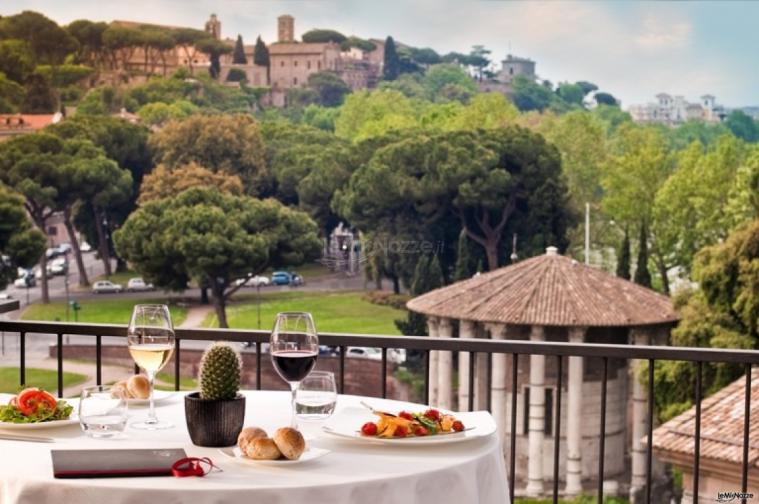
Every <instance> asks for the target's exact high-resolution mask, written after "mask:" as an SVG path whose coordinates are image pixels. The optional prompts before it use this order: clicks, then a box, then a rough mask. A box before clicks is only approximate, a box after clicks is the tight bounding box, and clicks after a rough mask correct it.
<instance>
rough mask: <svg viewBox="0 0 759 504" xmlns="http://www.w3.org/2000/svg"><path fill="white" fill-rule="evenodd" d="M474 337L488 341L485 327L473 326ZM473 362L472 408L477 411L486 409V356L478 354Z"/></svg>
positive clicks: (481, 353) (488, 385) (487, 385)
mask: <svg viewBox="0 0 759 504" xmlns="http://www.w3.org/2000/svg"><path fill="white" fill-rule="evenodd" d="M475 335H476V336H475V337H477V338H482V339H488V338H489V334H488V330H487V327H485V326H484V325H482V324H478V325H475ZM474 358H475V362H474V366H475V367H474V408H475V409H476V410H478V411H484V410H486V409H488V387H490V384H489V383H488V354H487V353H484V352H478V353H477V355H475V357H474Z"/></svg>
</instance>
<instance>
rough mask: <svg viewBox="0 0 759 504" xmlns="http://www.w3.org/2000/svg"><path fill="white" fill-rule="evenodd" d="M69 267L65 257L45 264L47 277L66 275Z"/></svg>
mask: <svg viewBox="0 0 759 504" xmlns="http://www.w3.org/2000/svg"><path fill="white" fill-rule="evenodd" d="M68 269H69V265H68V261H67V260H66V258H65V257H57V258H55V259H53V260H52V261H50V262H49V263H47V276H49V277H51V276H55V275H65V274H66V273H68Z"/></svg>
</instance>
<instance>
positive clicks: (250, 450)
mask: <svg viewBox="0 0 759 504" xmlns="http://www.w3.org/2000/svg"><path fill="white" fill-rule="evenodd" d="M245 455H246V456H247V457H248V458H252V459H254V460H277V459H278V458H280V457H281V456H282V452H280V451H279V448H277V444H276V443H275V442H274V440H273V439H271V438H268V437H262V438H255V439H253V440H251V441H250V442H249V443H248V444H247V446H246V447H245Z"/></svg>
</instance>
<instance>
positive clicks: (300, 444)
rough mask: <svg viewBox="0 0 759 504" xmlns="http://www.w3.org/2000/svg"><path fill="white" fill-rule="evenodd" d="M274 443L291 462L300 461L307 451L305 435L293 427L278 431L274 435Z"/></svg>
mask: <svg viewBox="0 0 759 504" xmlns="http://www.w3.org/2000/svg"><path fill="white" fill-rule="evenodd" d="M274 442H275V443H276V444H277V448H279V451H281V452H282V455H284V456H285V458H287V459H289V460H298V459H299V458H300V456H301V455H303V452H304V451H305V450H306V440H305V439H303V435H302V434H301V433H300V432H299V431H297V430H295V429H293V428H291V427H282V428H281V429H277V432H275V433H274Z"/></svg>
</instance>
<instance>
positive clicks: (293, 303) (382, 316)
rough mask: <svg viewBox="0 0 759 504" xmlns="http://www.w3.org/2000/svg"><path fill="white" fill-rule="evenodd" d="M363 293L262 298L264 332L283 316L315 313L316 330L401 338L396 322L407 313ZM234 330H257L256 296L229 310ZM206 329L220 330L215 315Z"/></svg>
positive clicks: (230, 321)
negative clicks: (367, 297)
mask: <svg viewBox="0 0 759 504" xmlns="http://www.w3.org/2000/svg"><path fill="white" fill-rule="evenodd" d="M362 295H363V293H362V292H334V293H331V292H276V293H266V294H261V328H262V329H270V328H271V327H272V325H273V324H274V317H275V316H276V315H277V313H279V312H285V311H307V312H311V314H312V315H313V316H314V321H315V322H316V327H317V328H318V330H319V331H323V332H343V333H359V334H400V332H399V331H398V328H396V327H395V324H394V322H393V321H394V320H396V319H399V318H403V317H405V316H406V312H405V311H403V310H396V309H395V308H391V307H389V306H379V305H375V304H372V303H370V302H369V301H366V300H364V299H363V298H362ZM227 318H228V319H229V325H230V327H234V328H238V329H257V328H258V327H257V326H258V317H257V310H256V299H255V296H245V297H244V298H242V299H241V300H240V301H238V302H236V303H233V304H230V305H229V306H228V307H227ZM203 326H204V327H217V326H218V322H217V321H216V316H215V315H213V314H211V315H209V316H208V318H206V320H205V321H204V323H203Z"/></svg>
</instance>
